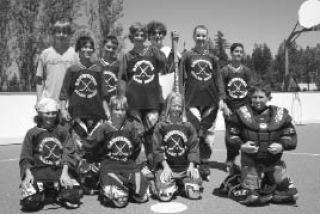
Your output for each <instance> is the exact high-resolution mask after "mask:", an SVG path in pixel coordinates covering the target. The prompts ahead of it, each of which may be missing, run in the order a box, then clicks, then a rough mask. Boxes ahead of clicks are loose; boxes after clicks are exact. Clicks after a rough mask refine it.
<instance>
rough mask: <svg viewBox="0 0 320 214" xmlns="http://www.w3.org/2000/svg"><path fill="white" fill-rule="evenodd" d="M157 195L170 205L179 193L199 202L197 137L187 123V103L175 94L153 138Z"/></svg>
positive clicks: (170, 98)
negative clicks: (169, 202) (185, 104)
mask: <svg viewBox="0 0 320 214" xmlns="http://www.w3.org/2000/svg"><path fill="white" fill-rule="evenodd" d="M153 143H154V146H153V147H154V158H155V168H156V173H155V174H156V175H155V184H156V194H157V197H158V198H159V200H161V201H170V200H171V199H172V197H173V196H174V194H175V193H177V191H178V192H179V193H182V194H183V195H185V196H186V197H188V198H191V199H200V197H201V195H200V194H201V189H202V188H201V184H202V180H201V178H200V177H199V172H198V169H197V165H198V164H199V162H200V158H199V144H198V138H197V133H196V130H195V129H194V127H193V126H192V124H191V123H189V122H186V115H185V106H184V99H183V97H182V95H181V94H179V93H176V92H173V93H171V94H170V95H169V96H168V98H167V100H166V109H165V120H164V121H160V122H159V123H158V124H157V125H156V128H155V131H154V136H153Z"/></svg>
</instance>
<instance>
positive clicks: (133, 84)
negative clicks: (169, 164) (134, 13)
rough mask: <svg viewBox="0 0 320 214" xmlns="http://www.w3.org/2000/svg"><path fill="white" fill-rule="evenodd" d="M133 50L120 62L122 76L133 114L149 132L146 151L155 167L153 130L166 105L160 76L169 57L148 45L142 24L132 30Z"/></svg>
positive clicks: (132, 27)
mask: <svg viewBox="0 0 320 214" xmlns="http://www.w3.org/2000/svg"><path fill="white" fill-rule="evenodd" d="M129 30H130V33H129V39H130V41H131V42H132V43H133V49H132V50H131V51H129V52H128V53H126V54H125V55H124V56H123V58H122V60H121V61H120V72H119V76H120V77H122V78H123V79H124V80H125V81H126V82H127V91H126V97H127V99H128V105H129V111H130V114H131V115H133V116H134V117H135V118H137V120H138V121H139V122H140V123H142V124H143V125H144V127H145V130H146V133H147V134H146V136H145V145H144V146H145V150H146V153H147V156H148V160H149V164H150V165H149V167H151V168H152V166H151V165H152V159H153V158H152V157H151V155H152V142H151V137H152V131H153V128H154V125H155V124H156V123H157V121H158V118H159V111H160V106H161V103H162V95H161V87H160V84H159V73H160V72H161V71H162V72H163V71H165V62H166V58H165V56H164V54H163V53H162V52H161V51H160V50H159V48H158V47H156V46H154V45H151V46H146V45H145V44H144V43H145V41H146V39H147V27H146V26H145V25H142V24H141V23H136V24H133V25H132V26H131V27H130V29H129Z"/></svg>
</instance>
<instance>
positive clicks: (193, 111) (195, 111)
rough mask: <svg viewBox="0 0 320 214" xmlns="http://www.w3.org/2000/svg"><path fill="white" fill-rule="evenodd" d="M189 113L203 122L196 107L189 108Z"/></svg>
mask: <svg viewBox="0 0 320 214" xmlns="http://www.w3.org/2000/svg"><path fill="white" fill-rule="evenodd" d="M189 111H190V112H191V113H192V114H193V116H194V117H195V118H197V120H198V121H199V122H200V121H201V120H202V118H201V113H200V111H199V110H198V109H197V108H196V107H191V108H189Z"/></svg>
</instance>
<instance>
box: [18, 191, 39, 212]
mask: <svg viewBox="0 0 320 214" xmlns="http://www.w3.org/2000/svg"><path fill="white" fill-rule="evenodd" d="M44 199H45V197H44V193H43V192H42V193H36V194H34V195H30V196H27V197H25V198H23V199H22V200H21V201H20V204H21V206H22V208H23V210H26V211H37V210H40V209H42V208H43V206H44Z"/></svg>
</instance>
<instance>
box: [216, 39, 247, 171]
mask: <svg viewBox="0 0 320 214" xmlns="http://www.w3.org/2000/svg"><path fill="white" fill-rule="evenodd" d="M230 54H231V57H232V60H231V62H230V63H229V64H228V65H226V66H224V67H223V68H222V69H221V71H220V73H221V75H222V80H223V83H224V85H225V91H224V92H225V96H224V97H223V99H224V102H223V112H224V117H225V124H226V134H225V143H226V148H227V161H226V162H227V166H228V167H230V170H231V171H232V168H233V167H232V166H233V165H234V161H235V158H236V156H237V155H238V154H239V150H238V149H237V148H234V147H232V144H230V142H228V141H227V139H229V125H230V123H229V121H228V117H229V116H230V115H231V114H232V112H235V111H236V110H237V109H239V108H240V107H241V106H244V105H248V104H249V103H250V98H249V93H248V90H249V88H250V86H251V85H252V81H253V80H252V79H253V78H252V74H251V72H250V70H249V69H248V68H247V67H246V66H244V65H243V64H242V63H241V61H242V58H243V54H244V48H243V45H242V44H241V43H233V44H232V45H231V47H230Z"/></svg>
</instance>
